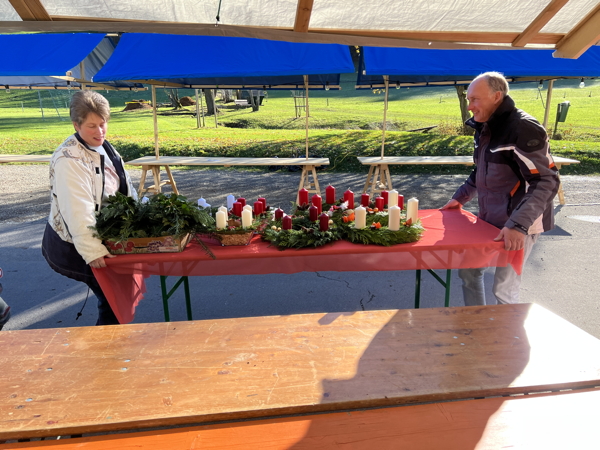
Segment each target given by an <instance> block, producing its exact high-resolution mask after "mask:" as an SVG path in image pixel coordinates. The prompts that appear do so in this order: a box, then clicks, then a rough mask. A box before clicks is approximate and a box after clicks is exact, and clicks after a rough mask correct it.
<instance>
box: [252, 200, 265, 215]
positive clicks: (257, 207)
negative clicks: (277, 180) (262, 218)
mask: <svg viewBox="0 0 600 450" xmlns="http://www.w3.org/2000/svg"><path fill="white" fill-rule="evenodd" d="M264 208H265V205H264V203H263V202H261V201H259V200H257V201H255V202H254V215H255V216H258V215H259V214H262V213H263V212H265V210H264Z"/></svg>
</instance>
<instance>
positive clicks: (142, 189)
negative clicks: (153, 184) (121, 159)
mask: <svg viewBox="0 0 600 450" xmlns="http://www.w3.org/2000/svg"><path fill="white" fill-rule="evenodd" d="M149 170H150V167H149V166H142V176H141V177H140V186H139V187H138V197H140V198H141V197H142V195H143V194H144V192H146V188H145V187H144V185H145V184H146V175H147V173H148V171H149Z"/></svg>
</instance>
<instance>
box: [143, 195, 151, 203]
mask: <svg viewBox="0 0 600 450" xmlns="http://www.w3.org/2000/svg"><path fill="white" fill-rule="evenodd" d="M149 201H150V199H149V198H148V197H146V196H145V195H144V196H143V197H142V203H148V202H149Z"/></svg>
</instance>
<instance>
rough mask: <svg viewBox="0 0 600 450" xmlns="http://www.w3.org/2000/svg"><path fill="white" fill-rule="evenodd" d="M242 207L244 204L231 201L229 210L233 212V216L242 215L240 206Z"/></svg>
mask: <svg viewBox="0 0 600 450" xmlns="http://www.w3.org/2000/svg"><path fill="white" fill-rule="evenodd" d="M243 207H244V205H242V204H241V203H240V202H233V206H232V208H231V212H232V213H233V215H234V216H238V217H242V208H243Z"/></svg>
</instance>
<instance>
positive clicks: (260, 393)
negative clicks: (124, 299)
mask: <svg viewBox="0 0 600 450" xmlns="http://www.w3.org/2000/svg"><path fill="white" fill-rule="evenodd" d="M281 298H282V301H284V299H285V296H282V297H281ZM0 348H2V354H1V356H0V367H2V370H1V371H0V399H1V400H2V401H1V402H0V440H2V439H16V438H20V437H33V436H56V435H61V434H73V433H89V432H107V431H114V430H125V429H140V428H143V427H156V426H171V425H181V424H192V423H203V422H211V421H220V420H234V419H245V418H253V417H268V416H275V415H286V414H296V413H312V412H318V411H335V410H340V409H356V408H362V407H372V406H386V405H397V404H406V403H417V402H429V401H439V400H445V399H464V398H472V397H489V396H495V395H504V394H517V393H526V392H536V391H544V390H548V389H559V388H560V389H566V388H574V387H584V386H596V385H600V340H598V339H596V338H594V337H592V336H590V335H589V334H587V333H585V332H584V331H582V330H580V329H578V328H577V327H575V326H573V325H571V324H570V323H568V322H566V321H565V320H563V319H561V318H560V317H558V316H556V315H554V314H553V313H551V312H549V311H547V310H545V309H543V308H542V307H540V306H537V305H531V304H520V305H501V306H486V307H459V308H440V309H437V308H431V309H422V310H385V311H365V312H347V313H339V314H335V313H328V314H307V315H293V316H269V317H254V318H241V319H222V320H207V321H199V322H176V323H152V324H132V325H119V326H107V327H87V328H86V327H81V328H66V329H38V330H20V331H3V332H2V333H0Z"/></svg>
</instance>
